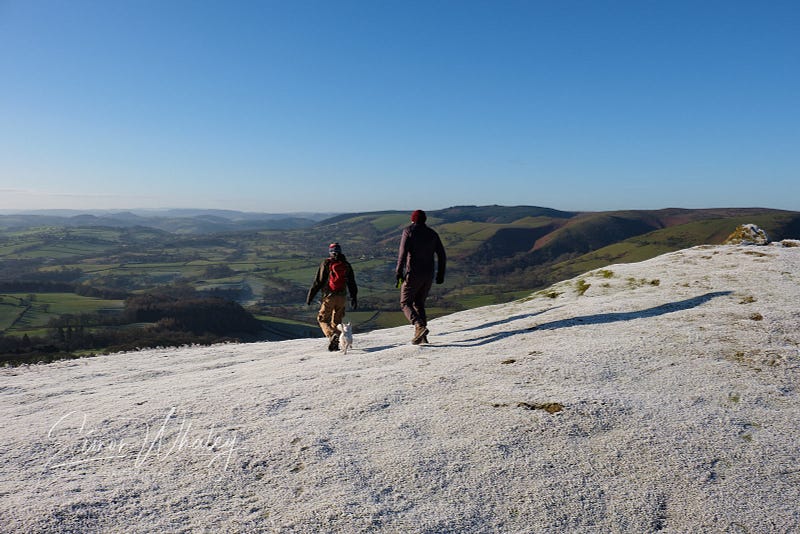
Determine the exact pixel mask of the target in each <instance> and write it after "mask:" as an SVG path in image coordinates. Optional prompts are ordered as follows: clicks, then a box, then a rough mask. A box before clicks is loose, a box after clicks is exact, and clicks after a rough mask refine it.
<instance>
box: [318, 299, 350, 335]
mask: <svg viewBox="0 0 800 534" xmlns="http://www.w3.org/2000/svg"><path fill="white" fill-rule="evenodd" d="M346 302H347V296H346V295H345V294H343V293H337V294H330V295H325V296H324V297H322V305H321V306H320V308H319V313H318V314H317V322H318V323H319V327H320V328H321V329H322V333H323V334H325V337H331V336H332V335H333V334H336V333H338V332H339V331H338V330H337V329H336V325H338V324H341V322H342V319H344V306H345V303H346Z"/></svg>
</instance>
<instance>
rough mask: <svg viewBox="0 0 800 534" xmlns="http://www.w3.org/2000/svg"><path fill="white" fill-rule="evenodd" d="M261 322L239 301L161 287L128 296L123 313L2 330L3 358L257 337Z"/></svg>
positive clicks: (38, 357) (16, 359)
mask: <svg viewBox="0 0 800 534" xmlns="http://www.w3.org/2000/svg"><path fill="white" fill-rule="evenodd" d="M261 330H262V325H261V323H260V321H258V319H256V318H255V317H253V315H252V314H250V313H249V312H248V311H247V310H245V309H244V308H243V307H242V306H241V305H239V304H238V303H236V302H233V301H230V300H226V299H223V298H219V297H208V296H203V295H201V294H198V293H197V292H196V291H195V290H194V289H192V288H190V287H179V288H162V289H161V290H155V291H151V292H148V293H145V294H141V295H135V296H130V297H128V298H127V299H126V300H125V306H124V308H123V311H122V312H121V313H90V314H69V315H63V316H61V317H58V318H56V319H53V320H52V321H50V323H49V324H48V334H47V335H42V336H29V335H27V334H26V335H23V336H22V337H19V336H5V335H0V363H6V364H12V365H13V364H21V363H33V362H39V361H45V362H48V361H53V360H56V359H62V358H71V357H77V356H78V355H81V354H86V353H92V354H95V353H99V352H105V353H109V352H121V351H129V350H136V349H141V348H149V347H159V346H181V345H190V344H200V345H204V344H205V345H207V344H211V343H219V342H224V341H242V340H252V339H258V338H259V336H260V334H261Z"/></svg>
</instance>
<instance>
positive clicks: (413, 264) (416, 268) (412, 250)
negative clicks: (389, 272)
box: [395, 222, 447, 283]
mask: <svg viewBox="0 0 800 534" xmlns="http://www.w3.org/2000/svg"><path fill="white" fill-rule="evenodd" d="M434 254H435V255H436V258H437V269H436V280H437V282H440V283H441V281H443V280H444V272H445V268H446V266H447V257H446V256H445V253H444V246H443V245H442V240H441V239H439V234H437V233H436V231H435V230H433V229H432V228H429V227H428V226H427V225H426V224H425V223H421V222H417V223H414V224H411V225H409V226H407V227H406V228H405V229H403V236H402V237H401V238H400V249H399V251H398V253H397V267H396V269H395V271H396V273H395V274H396V275H397V277H398V278H399V277H408V276H410V275H411V276H414V277H415V278H416V277H419V278H423V277H429V278H433V273H434V261H433V256H434Z"/></svg>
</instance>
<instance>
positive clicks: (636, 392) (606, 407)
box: [0, 242, 800, 533]
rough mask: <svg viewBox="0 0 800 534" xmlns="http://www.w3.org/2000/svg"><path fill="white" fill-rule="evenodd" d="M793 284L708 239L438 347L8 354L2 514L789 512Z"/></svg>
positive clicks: (513, 306) (593, 525) (331, 526)
mask: <svg viewBox="0 0 800 534" xmlns="http://www.w3.org/2000/svg"><path fill="white" fill-rule="evenodd" d="M788 244H789V243H788V242H787V245H788ZM580 280H583V283H582V284H581V283H579V281H580ZM587 284H588V288H587V287H586V285H587ZM434 291H435V289H434ZM798 301H800V248H797V247H791V248H790V247H789V246H786V247H783V246H780V245H773V246H767V247H747V246H714V247H711V246H704V247H696V248H693V249H688V250H683V251H679V252H675V253H671V254H666V255H664V256H660V257H658V258H655V259H652V260H649V261H646V262H642V263H638V264H624V265H612V266H609V267H607V268H606V269H602V270H596V271H592V272H590V273H586V274H585V275H583V276H580V277H577V278H576V279H574V280H570V281H566V282H561V283H559V284H556V285H555V286H553V287H552V288H550V289H548V290H547V291H542V292H539V293H536V294H534V295H532V296H531V297H530V298H527V299H523V300H520V301H516V302H513V303H509V304H503V305H497V306H491V307H485V308H480V309H474V310H470V311H466V312H462V313H457V314H453V315H450V316H447V317H442V318H439V319H437V320H435V321H431V323H430V325H429V327H430V330H431V334H430V335H429V339H430V341H431V345H429V346H414V345H411V344H410V343H409V340H410V337H411V333H412V328H411V327H410V326H408V327H401V328H394V329H388V330H381V331H373V332H369V333H363V334H359V333H356V335H355V336H354V342H353V348H352V349H351V351H350V352H348V354H347V355H346V356H344V355H342V354H340V353H329V352H328V351H327V350H326V349H327V348H326V346H325V345H326V344H325V343H324V342H323V341H320V340H319V339H313V340H294V341H287V342H273V343H259V344H228V345H217V346H213V347H189V348H175V349H162V350H147V351H141V352H133V353H124V354H116V355H111V356H105V357H96V358H87V359H82V360H73V361H63V362H57V363H54V364H50V365H33V366H26V367H18V368H5V369H0V399H1V400H0V402H1V403H2V404H1V406H2V413H3V417H4V432H3V433H2V434H3V435H2V438H1V439H0V452H2V471H1V473H2V475H1V476H0V530H2V531H7V532H156V531H169V532H197V531H200V532H203V531H205V532H235V531H240V532H287V533H288V532H342V533H345V532H346V533H350V532H418V533H441V532H548V531H549V532H556V531H571V532H654V531H659V530H665V531H671V532H707V531H716V532H720V531H722V532H789V531H795V532H796V531H798V530H800V509H798V507H797V502H798V501H800V430H798V425H797V421H798V420H799V419H800V403H798V376H799V375H800V366H798V362H800V332H798V324H799V323H800V311H798V308H797V302H798ZM544 408H550V410H545V409H544Z"/></svg>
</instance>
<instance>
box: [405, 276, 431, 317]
mask: <svg viewBox="0 0 800 534" xmlns="http://www.w3.org/2000/svg"><path fill="white" fill-rule="evenodd" d="M431 285H433V277H432V276H423V277H413V276H408V277H406V280H405V282H403V287H402V288H401V289H400V309H401V310H403V313H404V314H405V316H406V319H408V322H410V323H411V324H413V325H420V326H428V317H427V316H426V315H425V299H427V298H428V293H429V292H430V290H431Z"/></svg>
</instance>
